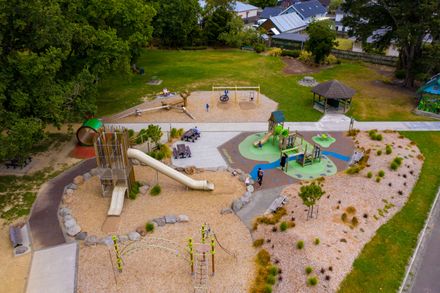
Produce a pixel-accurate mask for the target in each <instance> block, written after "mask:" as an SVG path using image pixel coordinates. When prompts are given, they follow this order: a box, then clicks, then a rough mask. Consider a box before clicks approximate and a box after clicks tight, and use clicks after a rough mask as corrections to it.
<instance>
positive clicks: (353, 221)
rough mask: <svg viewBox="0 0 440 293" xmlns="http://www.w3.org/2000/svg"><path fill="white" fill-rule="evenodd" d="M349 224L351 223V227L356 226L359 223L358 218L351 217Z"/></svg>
mask: <svg viewBox="0 0 440 293" xmlns="http://www.w3.org/2000/svg"><path fill="white" fill-rule="evenodd" d="M351 224H352V225H353V227H356V226H357V225H358V224H359V220H358V218H356V217H353V219H351Z"/></svg>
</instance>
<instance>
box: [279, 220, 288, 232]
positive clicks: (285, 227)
mask: <svg viewBox="0 0 440 293" xmlns="http://www.w3.org/2000/svg"><path fill="white" fill-rule="evenodd" d="M287 228H288V225H287V222H282V223H281V224H280V230H281V232H284V231H286V230H287Z"/></svg>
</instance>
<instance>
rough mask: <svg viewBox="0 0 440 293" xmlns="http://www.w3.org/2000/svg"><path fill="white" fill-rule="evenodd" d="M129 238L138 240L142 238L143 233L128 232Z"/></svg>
mask: <svg viewBox="0 0 440 293" xmlns="http://www.w3.org/2000/svg"><path fill="white" fill-rule="evenodd" d="M128 239H130V240H131V241H138V240H140V239H141V234H139V233H138V232H134V231H133V232H130V233H128Z"/></svg>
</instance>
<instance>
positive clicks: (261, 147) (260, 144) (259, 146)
mask: <svg viewBox="0 0 440 293" xmlns="http://www.w3.org/2000/svg"><path fill="white" fill-rule="evenodd" d="M258 148H259V149H260V150H262V149H263V144H262V143H261V140H260V141H258Z"/></svg>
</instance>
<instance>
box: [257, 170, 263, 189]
mask: <svg viewBox="0 0 440 293" xmlns="http://www.w3.org/2000/svg"><path fill="white" fill-rule="evenodd" d="M263 176H264V171H263V170H261V168H258V172H257V182H258V185H259V186H260V188H261V184H263Z"/></svg>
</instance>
